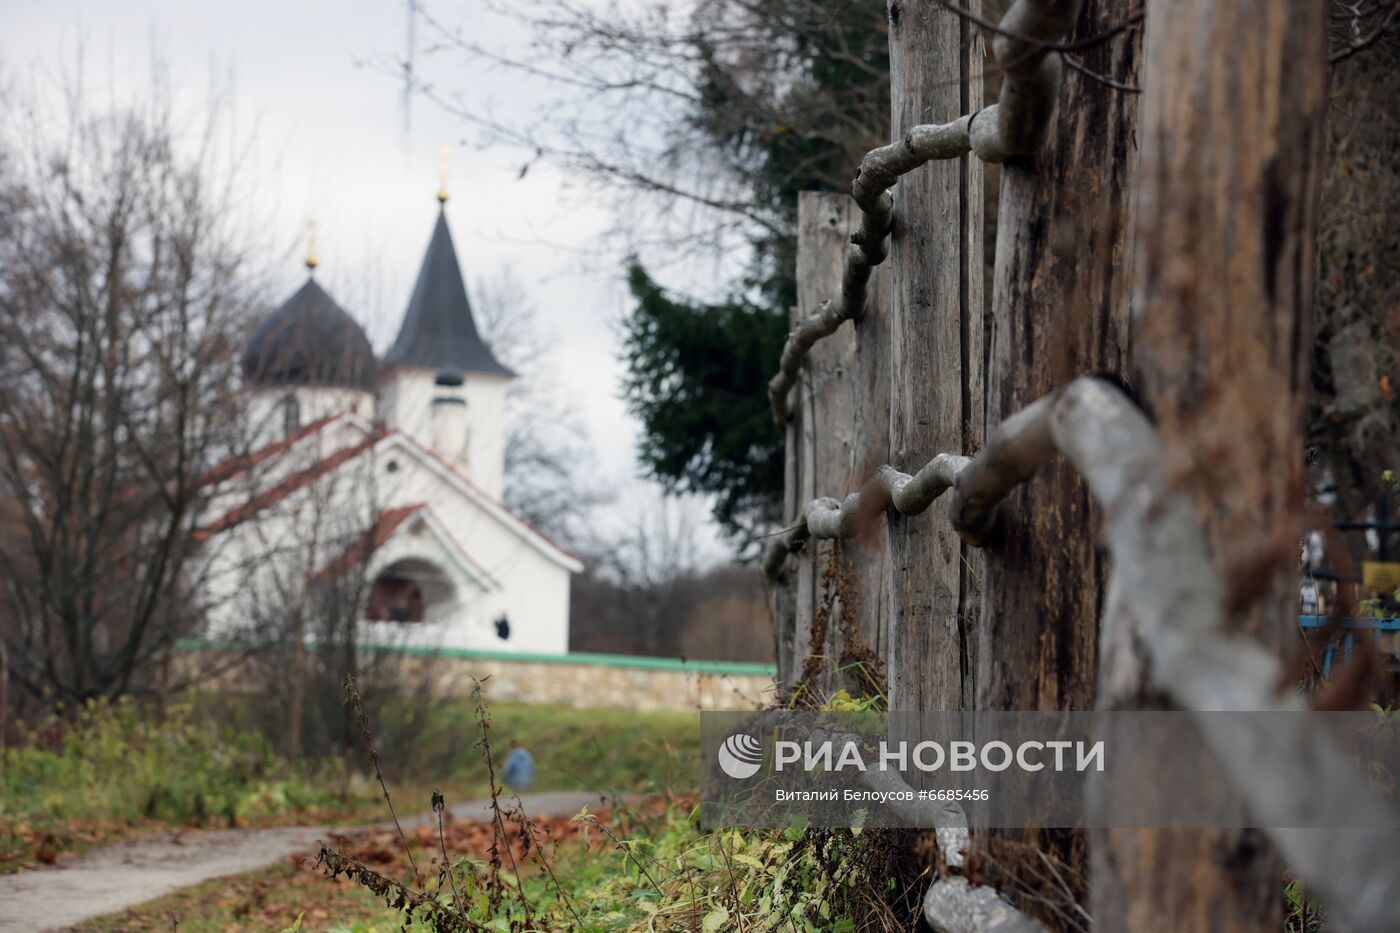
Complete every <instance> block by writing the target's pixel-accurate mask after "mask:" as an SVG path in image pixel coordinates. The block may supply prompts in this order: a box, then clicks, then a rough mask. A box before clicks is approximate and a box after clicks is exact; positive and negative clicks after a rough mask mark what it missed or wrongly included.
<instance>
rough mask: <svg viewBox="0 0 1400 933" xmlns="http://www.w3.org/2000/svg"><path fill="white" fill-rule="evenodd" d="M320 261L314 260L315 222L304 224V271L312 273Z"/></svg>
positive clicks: (309, 221)
mask: <svg viewBox="0 0 1400 933" xmlns="http://www.w3.org/2000/svg"><path fill="white" fill-rule="evenodd" d="M319 262H320V260H318V259H317V258H316V221H314V220H308V221H307V222H306V269H307V271H308V272H312V273H314V272H315V271H316V266H317V265H318V264H319Z"/></svg>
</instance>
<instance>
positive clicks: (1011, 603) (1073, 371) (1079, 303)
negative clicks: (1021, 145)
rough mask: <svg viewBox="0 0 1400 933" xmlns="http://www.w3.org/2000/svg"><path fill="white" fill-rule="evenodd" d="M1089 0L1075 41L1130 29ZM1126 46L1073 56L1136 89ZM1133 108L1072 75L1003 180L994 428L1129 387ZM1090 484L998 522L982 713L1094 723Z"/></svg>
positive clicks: (1049, 488)
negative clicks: (1035, 142)
mask: <svg viewBox="0 0 1400 933" xmlns="http://www.w3.org/2000/svg"><path fill="white" fill-rule="evenodd" d="M1141 6H1142V4H1141V0H1136V2H1130V3H1128V4H1116V3H1110V2H1108V0H1085V3H1084V6H1083V8H1082V9H1081V10H1080V13H1079V19H1078V20H1077V21H1076V23H1075V26H1074V29H1073V30H1072V31H1071V33H1070V34H1069V36H1068V41H1070V42H1073V41H1075V40H1079V39H1085V38H1088V37H1090V36H1096V35H1100V34H1103V33H1105V32H1107V31H1108V28H1109V27H1111V26H1113V25H1115V24H1117V23H1118V22H1120V21H1121V20H1123V19H1126V18H1128V17H1130V16H1131V15H1133V14H1135V13H1139V12H1141ZM1140 47H1141V39H1140V35H1139V31H1137V30H1130V31H1128V32H1125V33H1123V34H1120V35H1119V36H1117V37H1116V38H1115V39H1114V40H1113V41H1111V42H1106V43H1103V44H1100V45H1097V46H1093V47H1091V48H1089V49H1087V50H1086V51H1085V52H1083V53H1081V54H1082V55H1083V56H1084V59H1085V64H1086V65H1087V66H1088V67H1089V68H1091V69H1092V70H1094V71H1096V72H1098V73H1100V74H1104V75H1111V76H1112V77H1113V79H1114V80H1115V81H1118V82H1120V83H1127V84H1136V83H1137V64H1138V58H1139V49H1140ZM1136 137H1137V97H1136V95H1133V94H1130V93H1126V92H1124V91H1120V90H1116V89H1114V88H1111V87H1109V86H1107V85H1105V84H1103V83H1101V82H1099V81H1095V80H1093V79H1091V78H1088V77H1086V76H1085V75H1082V74H1080V73H1079V72H1076V71H1068V72H1067V73H1066V75H1065V82H1064V86H1063V87H1062V88H1061V89H1060V100H1059V103H1058V104H1057V105H1056V110H1055V117H1054V119H1053V120H1052V121H1051V123H1050V131H1049V134H1048V135H1047V137H1046V139H1045V142H1044V144H1043V145H1042V146H1041V147H1040V149H1039V150H1038V151H1037V152H1036V153H1035V154H1034V155H1031V156H1026V157H1024V158H1020V159H1013V160H1010V161H1008V162H1006V163H1004V164H1003V165H1002V168H1001V197H1000V201H999V204H998V213H997V248H996V273H995V281H994V283H993V288H992V310H991V318H992V322H991V349H990V353H989V361H988V370H987V421H988V423H989V424H990V425H992V426H995V425H997V424H999V423H1000V422H1001V421H1002V420H1004V419H1005V418H1007V417H1008V416H1010V415H1012V414H1014V413H1015V412H1017V411H1020V410H1021V409H1022V408H1025V407H1026V406H1027V405H1029V404H1030V403H1031V402H1033V401H1035V400H1036V399H1038V398H1040V397H1041V396H1043V395H1046V394H1047V393H1049V392H1051V391H1053V390H1054V389H1056V388H1058V387H1059V386H1061V385H1064V384H1065V383H1067V382H1069V381H1071V380H1073V379H1075V378H1076V377H1078V376H1080V375H1083V374H1084V373H1093V372H1099V373H1104V372H1107V373H1116V374H1120V375H1121V374H1122V372H1123V370H1124V367H1125V364H1126V362H1127V360H1126V352H1127V324H1128V307H1127V306H1128V299H1129V297H1130V295H1129V292H1130V285H1131V282H1130V276H1129V260H1130V258H1131V251H1130V248H1129V247H1130V242H1131V229H1130V228H1131V214H1132V190H1133V189H1132V185H1133V175H1134V173H1135V171H1136V168H1137V165H1136V163H1137V138H1136ZM1093 511H1094V507H1093V504H1092V500H1091V498H1090V496H1089V492H1088V489H1087V488H1086V487H1085V485H1084V481H1083V480H1082V479H1080V477H1079V474H1078V472H1077V471H1076V470H1075V469H1074V468H1073V467H1072V466H1071V465H1070V464H1069V463H1067V462H1065V461H1063V460H1057V461H1055V462H1054V463H1052V464H1050V465H1048V466H1047V467H1045V468H1043V469H1041V471H1040V472H1039V473H1037V474H1036V476H1035V477H1034V478H1032V479H1031V480H1030V482H1028V483H1026V484H1024V485H1023V486H1021V487H1020V488H1019V489H1018V490H1017V491H1016V492H1015V493H1014V494H1013V495H1012V496H1011V497H1009V499H1008V501H1007V503H1006V505H1005V506H1004V507H1003V508H1002V510H1001V522H1002V527H1001V530H1000V532H999V533H998V534H997V536H996V537H995V538H994V539H993V540H992V541H990V542H989V543H988V547H987V549H986V552H985V558H984V559H985V566H986V569H985V580H986V595H985V598H984V605H983V612H982V629H981V636H982V641H981V645H980V650H979V652H978V658H979V660H980V668H979V672H978V689H979V701H978V702H979V706H981V707H982V708H985V709H1005V710H1036V709H1081V710H1087V709H1092V708H1093V705H1094V683H1095V678H1096V675H1097V667H1096V664H1097V657H1096V650H1095V649H1096V645H1097V642H1098V625H1099V616H1100V614H1101V610H1102V601H1103V584H1104V580H1105V578H1106V573H1107V570H1106V567H1105V560H1104V558H1103V557H1102V556H1101V555H1100V553H1099V551H1098V547H1097V544H1096V542H1095V540H1094V528H1095V527H1096V521H1095V516H1094V514H1093Z"/></svg>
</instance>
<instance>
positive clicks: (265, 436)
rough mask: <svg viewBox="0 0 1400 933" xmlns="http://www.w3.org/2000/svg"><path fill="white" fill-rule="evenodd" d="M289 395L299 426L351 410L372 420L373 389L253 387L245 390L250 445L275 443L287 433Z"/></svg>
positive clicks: (373, 413)
mask: <svg viewBox="0 0 1400 933" xmlns="http://www.w3.org/2000/svg"><path fill="white" fill-rule="evenodd" d="M289 399H291V400H294V401H295V402H296V405H297V425H298V427H305V426H306V425H308V424H311V423H312V422H313V421H319V420H321V419H322V418H326V417H329V416H331V415H338V414H341V413H342V412H350V413H352V414H354V415H357V416H359V417H360V418H363V419H365V420H367V421H372V420H374V416H375V411H374V407H375V404H374V393H372V392H366V391H363V390H361V389H347V388H343V387H338V386H278V387H276V388H264V389H255V390H253V391H251V392H249V393H248V394H247V401H246V408H247V412H248V424H249V426H250V427H251V430H252V446H253V447H262V446H264V445H267V444H275V443H276V442H277V441H280V440H282V439H284V438H285V437H286V436H287V430H286V427H287V418H286V404H287V401H288V400H289Z"/></svg>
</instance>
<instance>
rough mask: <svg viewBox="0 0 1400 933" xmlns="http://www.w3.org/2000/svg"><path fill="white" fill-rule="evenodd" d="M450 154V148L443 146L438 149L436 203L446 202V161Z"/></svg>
mask: <svg viewBox="0 0 1400 933" xmlns="http://www.w3.org/2000/svg"><path fill="white" fill-rule="evenodd" d="M451 156H452V150H451V149H449V148H448V147H446V146H443V147H442V148H441V149H439V150H438V195H437V198H438V203H439V204H446V203H447V162H448V159H449V158H451Z"/></svg>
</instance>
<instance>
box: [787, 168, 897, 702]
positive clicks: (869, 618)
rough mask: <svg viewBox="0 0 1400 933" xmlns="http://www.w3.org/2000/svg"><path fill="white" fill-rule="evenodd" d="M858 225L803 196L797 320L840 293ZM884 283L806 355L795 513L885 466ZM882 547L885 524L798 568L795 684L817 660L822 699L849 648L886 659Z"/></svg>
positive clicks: (836, 204) (882, 274) (837, 208)
mask: <svg viewBox="0 0 1400 933" xmlns="http://www.w3.org/2000/svg"><path fill="white" fill-rule="evenodd" d="M859 222H860V218H859V211H858V210H857V209H856V206H855V204H854V202H852V201H851V199H850V197H849V196H848V195H845V194H837V193H826V192H803V193H802V194H801V195H800V196H799V198H798V255H797V281H798V314H799V315H810V314H812V313H814V312H815V311H816V310H817V309H818V308H819V307H820V305H821V303H822V302H823V301H825V300H827V299H828V298H829V297H830V296H831V294H832V292H833V291H834V290H835V288H836V287H837V286H838V285H839V283H840V281H841V275H842V271H843V269H844V267H845V264H846V259H847V252H848V250H849V247H850V236H851V234H852V233H853V232H854V231H855V229H856V227H857V226H858V224H859ZM888 278H889V271H888V268H887V267H878V268H876V269H875V270H874V272H873V274H872V277H871V281H870V284H869V286H868V291H867V298H866V305H865V311H864V313H863V314H862V315H861V317H859V318H857V319H856V320H855V321H854V322H853V326H851V327H844V328H841V329H839V330H837V331H836V332H835V333H833V334H831V335H830V336H828V337H826V338H825V339H823V340H821V341H819V342H817V343H816V344H815V345H814V346H813V347H812V349H811V351H810V353H809V355H808V358H807V363H806V365H805V366H804V368H803V370H802V374H801V377H800V380H799V383H798V392H797V398H798V399H799V402H798V407H799V408H800V410H801V417H800V425H799V426H798V428H797V431H796V433H797V435H798V440H797V457H796V460H797V464H798V471H797V477H796V489H797V502H796V503H795V508H798V509H800V508H801V507H802V506H804V505H805V504H806V503H808V502H810V501H811V500H812V499H815V498H817V497H818V496H828V495H836V496H841V495H844V494H845V492H846V491H848V490H852V489H856V488H859V486H860V484H861V482H862V481H863V480H864V479H865V478H866V474H867V472H869V471H871V470H873V469H874V467H875V466H878V465H879V464H882V463H884V462H885V459H886V458H887V457H888V448H889V434H888V425H889V378H888V360H889V311H888V306H889V302H888V297H887V296H888V288H889V286H888ZM789 517H795V514H794V515H791V516H789ZM887 547H888V533H887V532H886V531H885V529H884V523H883V522H881V523H879V524H878V526H875V527H872V529H871V531H870V533H869V534H868V535H866V536H862V537H861V538H858V539H854V540H851V541H847V542H842V543H839V544H838V543H836V542H832V541H810V542H809V543H808V545H807V554H806V555H804V557H803V558H802V559H801V560H800V561H798V563H797V569H796V573H795V577H796V591H795V600H796V620H797V624H796V628H795V640H794V644H795V650H794V656H795V667H796V671H797V674H798V677H799V678H800V677H801V674H802V670H803V668H804V666H806V665H807V659H808V658H809V657H810V656H811V655H813V654H814V653H815V654H817V655H819V656H820V662H819V663H818V664H816V665H813V666H812V668H811V669H812V670H813V671H820V672H822V676H819V677H818V678H816V680H814V681H813V682H812V684H811V685H810V686H811V687H812V688H814V689H817V690H818V691H819V692H825V691H829V690H832V689H835V688H836V687H838V686H841V685H843V683H844V678H842V677H836V676H833V675H832V673H831V672H834V671H835V670H837V669H839V668H842V667H843V666H844V664H843V658H844V657H845V656H847V655H850V654H851V653H852V652H851V647H852V646H853V645H858V644H863V645H865V647H866V648H867V649H869V650H870V651H871V652H879V651H881V650H883V647H884V644H885V641H886V637H885V635H884V625H883V621H882V618H883V617H882V607H883V605H884V603H885V599H884V597H883V592H882V591H883V587H884V586H885V583H886V574H885V572H884V566H885V563H886V562H887V560H888V550H887ZM857 653H860V652H857ZM874 657H876V658H878V657H880V655H879V654H878V653H876V654H874ZM872 673H874V672H872ZM849 685H850V686H855V685H856V684H855V683H852V684H849Z"/></svg>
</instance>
